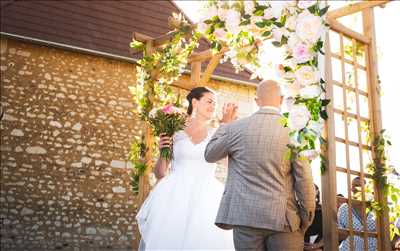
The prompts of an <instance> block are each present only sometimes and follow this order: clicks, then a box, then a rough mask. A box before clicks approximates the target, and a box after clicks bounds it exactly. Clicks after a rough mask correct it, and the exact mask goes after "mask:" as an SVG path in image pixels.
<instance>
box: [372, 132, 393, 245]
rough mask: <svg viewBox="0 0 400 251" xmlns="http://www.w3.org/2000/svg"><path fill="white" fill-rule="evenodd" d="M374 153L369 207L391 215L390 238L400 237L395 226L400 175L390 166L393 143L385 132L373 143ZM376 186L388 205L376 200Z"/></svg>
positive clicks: (377, 211) (377, 136)
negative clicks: (390, 151)
mask: <svg viewBox="0 0 400 251" xmlns="http://www.w3.org/2000/svg"><path fill="white" fill-rule="evenodd" d="M372 146H373V151H374V153H375V158H374V159H373V161H372V162H371V163H370V164H369V165H368V167H367V168H368V171H369V172H370V173H371V174H372V179H373V182H369V183H367V193H368V194H369V197H370V200H369V201H368V203H367V205H368V207H369V210H373V211H375V212H376V213H377V214H380V213H381V212H382V211H383V210H387V211H388V213H389V223H390V238H391V239H393V237H394V235H395V234H397V235H399V236H400V230H399V229H398V228H397V227H396V226H395V225H394V223H395V221H396V219H398V218H400V203H399V199H400V173H398V172H397V171H396V169H395V168H394V167H393V166H390V165H389V164H388V157H387V156H388V155H387V152H388V147H390V146H391V142H390V140H389V139H388V137H387V136H386V134H385V130H382V131H380V133H379V134H378V135H376V137H375V139H374V141H373V145H372ZM374 185H375V186H376V188H377V189H378V190H379V191H382V193H383V196H384V197H385V198H387V200H388V201H387V205H382V204H380V203H379V201H376V200H375V196H374V194H373V191H374Z"/></svg>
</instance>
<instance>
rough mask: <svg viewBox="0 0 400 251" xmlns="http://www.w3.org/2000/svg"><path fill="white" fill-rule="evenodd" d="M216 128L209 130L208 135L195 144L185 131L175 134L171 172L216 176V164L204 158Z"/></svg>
mask: <svg viewBox="0 0 400 251" xmlns="http://www.w3.org/2000/svg"><path fill="white" fill-rule="evenodd" d="M214 132H215V129H210V130H209V131H208V134H207V137H205V138H204V140H202V141H201V142H199V143H198V144H194V143H193V142H192V140H191V139H190V138H189V136H188V135H187V133H186V132H185V131H179V132H177V133H176V134H175V136H174V139H173V142H174V146H173V151H174V155H173V160H172V166H171V173H185V175H190V176H191V175H195V176H196V177H198V176H199V175H201V176H203V175H206V176H209V175H212V176H214V173H215V167H216V165H215V164H213V163H208V162H207V161H206V160H205V159H204V151H205V149H206V146H207V143H208V142H209V140H210V138H211V136H212V135H213V134H214Z"/></svg>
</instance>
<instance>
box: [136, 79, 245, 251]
mask: <svg viewBox="0 0 400 251" xmlns="http://www.w3.org/2000/svg"><path fill="white" fill-rule="evenodd" d="M186 98H187V100H188V101H189V107H188V111H187V112H188V115H190V117H189V119H188V121H187V123H186V127H185V129H184V130H182V131H179V132H177V133H176V134H175V135H174V136H173V138H172V139H171V138H169V137H165V136H164V137H161V138H160V142H159V147H160V149H161V148H162V147H165V146H169V147H172V146H173V159H172V162H171V163H169V162H167V161H166V160H165V159H161V158H160V159H158V161H157V163H156V165H155V168H154V173H155V175H156V177H157V178H158V179H161V180H160V181H159V182H158V184H157V185H156V186H155V187H154V189H153V190H152V192H151V193H150V194H149V196H148V198H147V199H146V201H145V202H144V203H143V205H142V207H141V208H140V210H139V212H138V214H137V216H136V219H137V221H138V226H139V231H140V234H141V236H142V239H141V241H140V247H139V250H164V249H173V250H185V249H197V250H212V249H214V250H215V249H218V250H234V246H233V237H232V231H226V230H222V229H220V228H218V227H217V226H215V224H214V221H215V218H216V215H217V211H218V207H219V203H220V199H221V197H222V193H223V191H224V187H223V184H222V183H221V182H219V181H218V180H217V179H216V178H215V176H214V172H215V168H216V166H215V164H210V163H207V162H206V161H205V159H204V151H205V147H206V145H207V143H208V141H209V140H210V138H211V136H212V134H213V133H214V132H215V129H210V128H208V126H207V124H208V122H209V121H210V119H211V117H212V116H213V114H214V111H215V94H214V93H213V91H211V90H210V89H208V88H206V87H196V88H194V89H192V90H191V91H190V93H189V94H188V96H187V97H186ZM236 113H237V107H236V106H235V105H233V104H227V105H224V108H223V117H222V121H221V122H223V123H228V122H231V121H232V120H234V119H235V118H236ZM169 168H170V169H171V170H170V173H169V174H168V175H167V171H168V169H169Z"/></svg>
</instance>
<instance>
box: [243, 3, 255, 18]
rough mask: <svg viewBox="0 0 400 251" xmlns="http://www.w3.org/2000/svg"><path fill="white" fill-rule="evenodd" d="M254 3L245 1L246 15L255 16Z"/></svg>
mask: <svg viewBox="0 0 400 251" xmlns="http://www.w3.org/2000/svg"><path fill="white" fill-rule="evenodd" d="M254 8H255V6H254V2H253V1H244V11H245V13H246V14H250V15H252V14H253V11H254Z"/></svg>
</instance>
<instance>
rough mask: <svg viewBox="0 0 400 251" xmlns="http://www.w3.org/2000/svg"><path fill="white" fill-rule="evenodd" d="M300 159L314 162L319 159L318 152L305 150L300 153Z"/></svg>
mask: <svg viewBox="0 0 400 251" xmlns="http://www.w3.org/2000/svg"><path fill="white" fill-rule="evenodd" d="M299 155H300V157H303V158H306V159H308V160H313V159H315V158H317V157H318V155H319V154H318V152H317V151H316V150H304V151H301V152H300V153H299Z"/></svg>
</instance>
